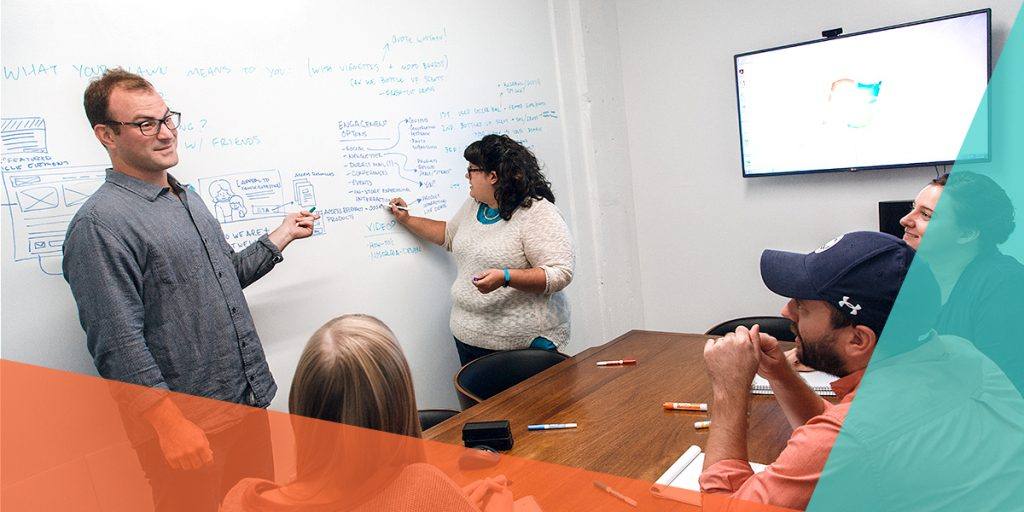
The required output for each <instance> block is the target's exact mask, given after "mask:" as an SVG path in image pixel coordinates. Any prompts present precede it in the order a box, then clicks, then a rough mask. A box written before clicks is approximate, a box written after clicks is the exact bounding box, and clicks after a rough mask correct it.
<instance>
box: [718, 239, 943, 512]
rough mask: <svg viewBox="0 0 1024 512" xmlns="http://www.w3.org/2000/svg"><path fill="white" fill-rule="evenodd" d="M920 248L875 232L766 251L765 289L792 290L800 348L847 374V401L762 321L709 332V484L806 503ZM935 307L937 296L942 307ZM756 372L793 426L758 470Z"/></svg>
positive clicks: (787, 310) (814, 362) (742, 494)
mask: <svg viewBox="0 0 1024 512" xmlns="http://www.w3.org/2000/svg"><path fill="white" fill-rule="evenodd" d="M913 256H914V250H913V249H911V248H910V247H909V246H908V245H907V244H906V242H904V241H902V240H900V239H898V238H896V237H893V236H891V235H886V234H883V233H877V232H855V233H847V234H845V235H842V236H839V237H837V238H835V239H833V240H831V241H829V242H828V243H826V244H825V245H823V246H821V247H820V248H818V249H817V250H815V251H813V252H811V253H809V254H800V253H793V252H783V251H775V250H766V251H764V253H763V254H762V255H761V278H762V279H763V280H764V283H765V285H766V286H767V287H768V289H770V290H772V291H773V292H775V293H777V294H779V295H782V296H784V297H788V298H789V299H790V300H789V302H788V303H786V305H785V307H783V309H782V315H783V316H785V317H786V318H789V319H790V320H792V321H793V323H794V331H796V333H797V349H796V350H797V356H798V357H799V359H800V361H801V362H802V363H804V364H806V365H808V366H810V367H812V368H814V369H816V370H821V371H824V372H827V373H831V374H833V375H836V376H837V377H840V378H839V380H837V381H835V382H834V383H833V384H832V387H833V389H834V390H835V391H836V394H837V396H839V397H840V398H841V401H840V403H839V404H836V405H832V404H830V403H828V402H826V401H824V400H823V399H822V398H821V397H819V396H818V395H817V394H815V393H814V391H813V390H812V389H811V388H810V387H809V386H808V385H807V384H806V383H805V381H804V380H803V379H802V378H800V376H799V375H798V374H797V372H796V371H795V370H794V369H793V367H792V366H791V365H790V364H789V362H788V361H787V360H786V357H785V355H784V354H783V352H782V350H781V349H780V347H779V344H778V341H776V340H775V339H774V338H772V337H770V336H768V335H766V334H761V333H760V332H759V329H758V327H757V326H754V328H753V329H751V330H747V329H746V328H744V327H740V328H738V329H737V331H736V332H734V333H730V334H729V335H727V336H725V337H723V338H719V339H717V340H708V342H707V345H706V346H705V348H704V359H705V364H706V366H707V371H708V375H709V376H710V378H711V384H712V392H713V397H714V398H713V400H714V402H713V404H712V422H713V424H712V428H711V431H710V434H709V438H708V444H707V449H706V450H705V451H706V456H705V459H704V472H703V474H702V475H701V477H700V483H701V490H702V491H704V492H707V493H727V494H731V495H732V496H733V497H735V498H738V499H742V500H749V501H758V502H764V503H770V504H773V505H779V506H784V507H788V508H797V509H803V508H806V507H807V503H808V502H809V500H810V498H811V494H812V492H813V491H814V487H815V485H816V484H817V481H818V479H819V478H820V475H821V471H822V468H823V467H824V465H825V460H826V458H827V457H828V453H829V449H830V448H831V446H832V444H833V443H834V442H835V439H836V436H837V435H838V433H839V429H840V427H841V426H842V423H843V420H844V418H845V417H846V413H847V411H848V410H849V406H850V403H851V402H852V400H853V396H854V391H855V390H856V388H857V386H858V385H859V383H860V380H861V377H862V376H863V375H864V370H865V368H866V367H867V365H868V361H869V360H870V359H871V355H872V352H873V351H874V349H875V345H876V344H877V342H878V338H879V336H880V335H881V333H882V328H883V326H885V323H886V320H887V319H888V317H889V312H890V311H892V308H893V304H894V303H895V301H896V297H897V295H898V294H899V290H900V286H901V285H902V283H903V280H904V278H905V277H906V275H907V272H908V269H909V268H910V263H911V260H912V259H913ZM937 306H938V299H937V298H936V299H935V307H934V309H935V310H936V311H937ZM922 330H923V331H926V330H927V327H924V328H923V329H922ZM755 372H758V373H760V374H761V375H762V376H763V377H765V378H766V379H768V381H769V383H771V385H772V389H773V391H774V393H775V396H776V398H777V400H778V403H779V405H780V407H782V410H783V411H784V412H785V414H786V418H787V419H788V420H789V423H790V425H791V426H792V428H793V429H795V430H794V432H793V437H792V438H791V439H790V441H789V443H788V444H787V447H786V450H785V451H783V453H782V454H781V455H780V456H779V458H778V459H777V460H776V461H775V462H774V463H773V464H772V465H771V466H769V468H768V469H767V470H766V471H764V472H762V473H760V474H758V475H754V474H753V471H752V470H751V468H750V464H749V463H748V462H747V445H746V432H747V419H746V415H747V408H748V405H749V401H750V398H749V397H750V382H751V380H752V379H753V377H754V373H755Z"/></svg>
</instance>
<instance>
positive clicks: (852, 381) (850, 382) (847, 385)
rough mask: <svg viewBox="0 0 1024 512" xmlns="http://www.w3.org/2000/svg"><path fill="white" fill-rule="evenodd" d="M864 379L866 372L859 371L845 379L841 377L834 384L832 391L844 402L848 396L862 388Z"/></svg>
mask: <svg viewBox="0 0 1024 512" xmlns="http://www.w3.org/2000/svg"><path fill="white" fill-rule="evenodd" d="M863 378H864V370H857V371H855V372H853V373H851V374H849V375H847V376H845V377H841V378H839V379H836V380H835V381H833V382H832V384H831V386H832V391H835V392H836V396H837V397H839V399H840V400H842V399H843V398H844V397H846V395H849V394H850V393H853V392H854V391H855V390H856V389H857V386H860V380H861V379H863Z"/></svg>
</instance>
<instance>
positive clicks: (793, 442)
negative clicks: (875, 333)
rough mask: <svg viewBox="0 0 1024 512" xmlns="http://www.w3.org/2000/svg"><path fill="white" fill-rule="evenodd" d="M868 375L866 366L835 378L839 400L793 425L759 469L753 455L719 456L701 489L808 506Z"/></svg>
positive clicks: (704, 476)
mask: <svg viewBox="0 0 1024 512" xmlns="http://www.w3.org/2000/svg"><path fill="white" fill-rule="evenodd" d="M863 377H864V370H860V371H856V372H853V373H851V374H849V375H847V376H845V377H843V378H841V379H839V380H837V381H835V382H833V383H832V390H833V391H835V392H836V396H838V397H839V399H840V401H839V403H837V404H831V403H829V402H827V401H825V400H824V399H823V400H822V401H823V402H824V403H825V410H824V411H823V412H822V413H821V414H819V415H817V416H815V417H813V418H811V419H810V420H808V421H807V423H805V424H804V425H802V426H800V427H799V428H797V429H796V430H794V431H793V435H792V436H790V438H789V441H788V442H787V443H786V448H785V449H784V450H783V451H782V453H781V454H780V455H779V458H777V459H775V462H773V463H772V464H771V465H770V466H768V468H767V469H765V470H764V471H762V472H761V473H758V474H754V470H753V469H751V468H750V463H749V462H748V461H745V460H739V459H727V460H722V461H718V462H716V463H715V464H713V465H712V466H711V467H709V468H707V469H705V470H704V472H703V473H702V474H701V475H700V488H701V491H702V492H705V493H712V494H728V495H730V497H732V498H735V499H739V500H743V501H751V502H756V503H767V504H770V505H776V506H780V507H786V508H793V509H801V510H802V509H806V508H807V503H808V502H810V500H811V494H813V493H814V486H815V485H817V483H818V479H819V478H821V471H822V470H823V469H824V468H825V461H826V460H828V454H829V452H831V451H832V445H834V444H835V442H836V438H837V437H838V436H839V430H840V429H841V428H842V426H843V420H845V419H846V414H847V413H848V412H849V410H850V404H851V402H853V398H854V395H856V392H857V387H858V386H860V381H861V378H863Z"/></svg>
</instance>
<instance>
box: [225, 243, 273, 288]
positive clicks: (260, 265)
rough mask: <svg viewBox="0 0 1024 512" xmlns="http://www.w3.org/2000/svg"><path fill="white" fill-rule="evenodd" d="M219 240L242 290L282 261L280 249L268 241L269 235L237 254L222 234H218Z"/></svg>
mask: <svg viewBox="0 0 1024 512" xmlns="http://www.w3.org/2000/svg"><path fill="white" fill-rule="evenodd" d="M220 240H221V244H222V245H221V247H222V248H223V249H224V252H225V254H227V255H228V256H230V257H231V263H233V264H234V265H235V274H236V275H238V283H239V284H240V285H242V288H245V287H246V286H249V285H250V284H252V283H255V282H256V281H257V280H259V278H261V277H263V276H264V275H266V274H267V272H270V271H271V270H272V269H273V268H274V266H275V265H277V264H278V263H280V262H282V261H284V256H283V255H282V254H281V249H278V248H277V246H276V245H274V242H271V241H270V236H269V235H263V236H261V237H260V238H259V240H256V241H255V242H253V243H251V244H249V246H248V247H246V248H245V249H242V250H241V251H238V252H235V250H234V249H233V248H232V247H231V244H229V243H228V242H227V240H225V239H224V233H220Z"/></svg>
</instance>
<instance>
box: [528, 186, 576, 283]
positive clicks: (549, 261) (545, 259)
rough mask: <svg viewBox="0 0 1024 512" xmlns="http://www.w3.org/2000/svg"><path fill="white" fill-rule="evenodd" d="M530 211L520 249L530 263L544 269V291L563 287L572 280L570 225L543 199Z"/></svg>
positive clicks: (572, 259)
mask: <svg viewBox="0 0 1024 512" xmlns="http://www.w3.org/2000/svg"><path fill="white" fill-rule="evenodd" d="M530 210H535V211H531V212H530V219H529V222H528V223H526V224H525V225H524V226H523V234H522V237H523V252H524V254H525V255H526V260H527V261H528V262H530V266H532V267H535V268H541V269H543V270H544V276H545V278H546V281H547V284H546V286H545V288H544V294H545V295H550V294H552V293H555V292H557V291H559V290H562V289H563V288H565V287H566V286H569V283H571V282H572V273H573V268H574V265H575V255H574V253H573V247H572V237H571V236H570V235H569V227H568V226H567V225H566V223H565V219H563V218H562V215H561V213H559V211H558V208H556V207H555V205H553V204H551V203H549V202H546V201H543V202H537V203H535V204H534V205H533V206H532V207H531V208H530Z"/></svg>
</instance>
